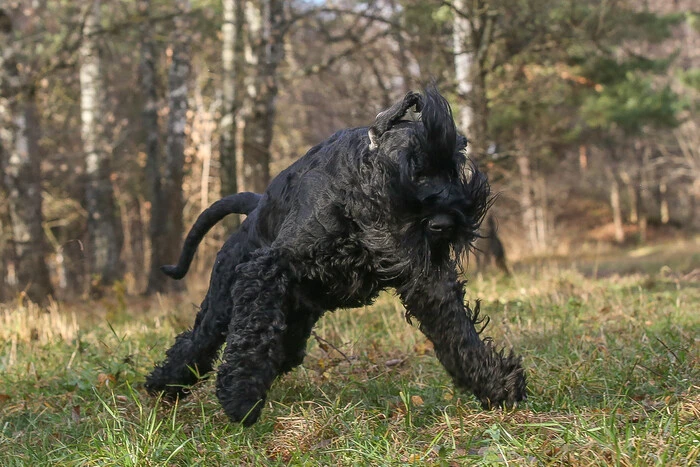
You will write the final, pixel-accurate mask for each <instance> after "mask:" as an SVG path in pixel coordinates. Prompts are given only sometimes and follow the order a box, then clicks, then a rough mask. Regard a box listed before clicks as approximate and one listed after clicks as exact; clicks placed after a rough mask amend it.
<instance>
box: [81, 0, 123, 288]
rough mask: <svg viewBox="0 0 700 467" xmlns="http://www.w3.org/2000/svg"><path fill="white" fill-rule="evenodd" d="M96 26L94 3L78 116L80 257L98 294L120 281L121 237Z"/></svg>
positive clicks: (87, 30) (86, 35)
mask: <svg viewBox="0 0 700 467" xmlns="http://www.w3.org/2000/svg"><path fill="white" fill-rule="evenodd" d="M99 24H100V0H92V2H91V3H90V10H89V11H88V13H87V15H86V18H85V26H84V30H83V42H82V45H81V47H80V58H81V64H80V110H81V117H82V128H81V135H82V139H83V151H84V152H85V166H86V169H85V175H86V178H87V186H86V192H85V201H86V207H87V215H88V220H87V231H88V232H87V233H88V239H87V244H86V248H85V249H86V253H87V258H88V271H89V273H90V276H91V280H90V291H91V293H92V294H97V295H99V294H101V293H102V292H101V289H102V288H103V286H106V285H110V284H112V283H113V282H115V281H116V280H118V279H119V278H120V277H121V264H120V259H119V256H120V253H121V248H122V240H123V236H122V231H121V225H120V222H119V217H118V216H117V215H116V209H117V207H116V203H115V198H114V191H113V189H112V181H111V167H110V165H111V160H110V154H109V153H108V152H107V150H106V147H107V145H106V144H105V142H104V134H105V128H104V126H103V124H102V123H101V122H100V119H101V118H102V117H103V115H104V96H103V90H102V77H101V75H100V74H101V62H100V53H99V47H98V44H97V39H96V35H95V32H96V31H97V29H98V27H99Z"/></svg>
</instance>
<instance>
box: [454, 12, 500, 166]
mask: <svg viewBox="0 0 700 467" xmlns="http://www.w3.org/2000/svg"><path fill="white" fill-rule="evenodd" d="M453 5H454V12H453V13H454V21H453V33H452V40H453V48H454V64H455V79H456V80H457V93H458V95H459V96H460V98H461V99H462V101H463V103H464V104H463V105H462V106H461V108H460V111H459V115H458V125H459V128H460V130H461V131H462V132H464V134H465V135H466V136H467V138H468V139H469V141H470V145H469V146H470V147H469V148H468V151H469V153H470V154H474V155H475V156H476V157H477V158H478V157H481V156H483V155H485V154H486V152H487V149H488V110H489V109H488V98H487V96H486V68H485V63H486V59H487V54H488V49H489V47H490V45H491V41H492V39H493V30H494V21H495V18H494V16H493V14H492V13H491V12H490V10H489V8H488V4H487V3H484V2H467V0H455V1H454V3H453Z"/></svg>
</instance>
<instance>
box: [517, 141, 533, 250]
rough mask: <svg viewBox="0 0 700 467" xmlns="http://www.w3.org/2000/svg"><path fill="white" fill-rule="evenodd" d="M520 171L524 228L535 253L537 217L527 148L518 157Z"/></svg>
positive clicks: (520, 151)
mask: <svg viewBox="0 0 700 467" xmlns="http://www.w3.org/2000/svg"><path fill="white" fill-rule="evenodd" d="M517 163H518V170H519V172H520V182H521V185H522V187H521V194H520V209H521V211H522V216H523V227H524V229H525V235H526V236H527V242H528V244H529V245H530V248H532V249H533V251H537V245H538V239H537V222H536V221H537V216H536V213H535V203H534V200H533V180H532V173H531V171H530V159H529V158H528V156H527V153H526V148H524V147H521V148H519V150H518V155H517Z"/></svg>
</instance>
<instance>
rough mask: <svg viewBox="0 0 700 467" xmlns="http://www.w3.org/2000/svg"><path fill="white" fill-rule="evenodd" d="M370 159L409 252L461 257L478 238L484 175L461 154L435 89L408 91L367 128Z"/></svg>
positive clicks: (486, 195)
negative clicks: (381, 174) (384, 176)
mask: <svg viewBox="0 0 700 467" xmlns="http://www.w3.org/2000/svg"><path fill="white" fill-rule="evenodd" d="M368 133H369V134H368V136H369V139H370V151H371V155H370V157H376V160H377V161H382V162H381V163H382V165H383V166H384V167H385V168H386V173H388V174H389V177H388V184H389V187H388V194H389V198H390V203H391V207H392V209H391V211H392V215H393V217H394V219H395V220H396V221H397V222H398V223H399V224H400V225H401V229H402V231H403V232H402V233H403V234H404V238H405V241H406V242H407V243H409V245H406V246H407V247H416V246H417V243H418V244H419V245H421V246H427V248H426V249H425V251H426V252H429V254H430V256H431V258H432V259H433V260H440V259H441V258H442V259H446V256H452V255H455V254H456V255H459V254H461V253H462V252H463V250H464V249H465V248H468V247H469V246H470V245H471V243H472V242H473V240H474V239H475V238H476V235H477V231H478V228H479V225H480V224H481V221H482V219H483V217H484V215H485V213H486V210H487V208H488V206H489V199H490V189H489V184H488V182H487V180H486V177H485V175H484V174H483V173H482V172H480V171H479V170H478V169H477V168H476V166H475V165H474V164H473V163H472V162H470V161H469V160H468V159H467V157H466V154H465V149H466V146H467V139H466V138H465V137H464V136H462V135H460V134H459V133H458V132H457V129H456V127H455V123H454V119H453V117H452V111H451V109H450V106H449V104H448V103H447V101H446V100H445V98H444V97H442V96H441V95H440V94H439V93H438V91H437V90H436V89H435V88H434V87H431V88H428V89H427V90H426V91H425V93H423V94H418V93H414V92H409V93H408V94H406V96H405V97H404V98H403V99H402V100H400V101H398V102H396V103H395V104H394V105H393V106H391V107H390V108H389V109H387V110H385V111H383V112H381V113H380V114H379V115H377V118H376V120H375V122H374V124H373V125H372V126H371V127H370V128H369V131H368Z"/></svg>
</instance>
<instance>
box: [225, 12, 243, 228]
mask: <svg viewBox="0 0 700 467" xmlns="http://www.w3.org/2000/svg"><path fill="white" fill-rule="evenodd" d="M223 9H224V23H223V25H222V26H221V35H222V43H223V44H222V53H221V63H222V68H223V76H222V100H223V102H222V105H223V110H222V112H221V120H220V121H219V128H220V134H221V139H220V143H219V163H220V171H219V178H220V179H221V196H222V197H223V196H227V195H230V194H232V193H237V192H238V164H237V157H238V151H237V144H238V142H239V138H238V135H237V134H238V118H239V116H238V113H239V111H240V108H241V102H242V97H243V94H244V84H243V82H244V81H243V80H244V68H245V50H244V49H245V45H244V35H243V22H244V20H245V13H244V9H243V0H223ZM224 221H225V223H226V224H225V225H226V226H227V227H228V228H229V229H234V228H236V227H237V226H238V223H239V219H238V216H228V217H227V218H226V219H225V220H224Z"/></svg>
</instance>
